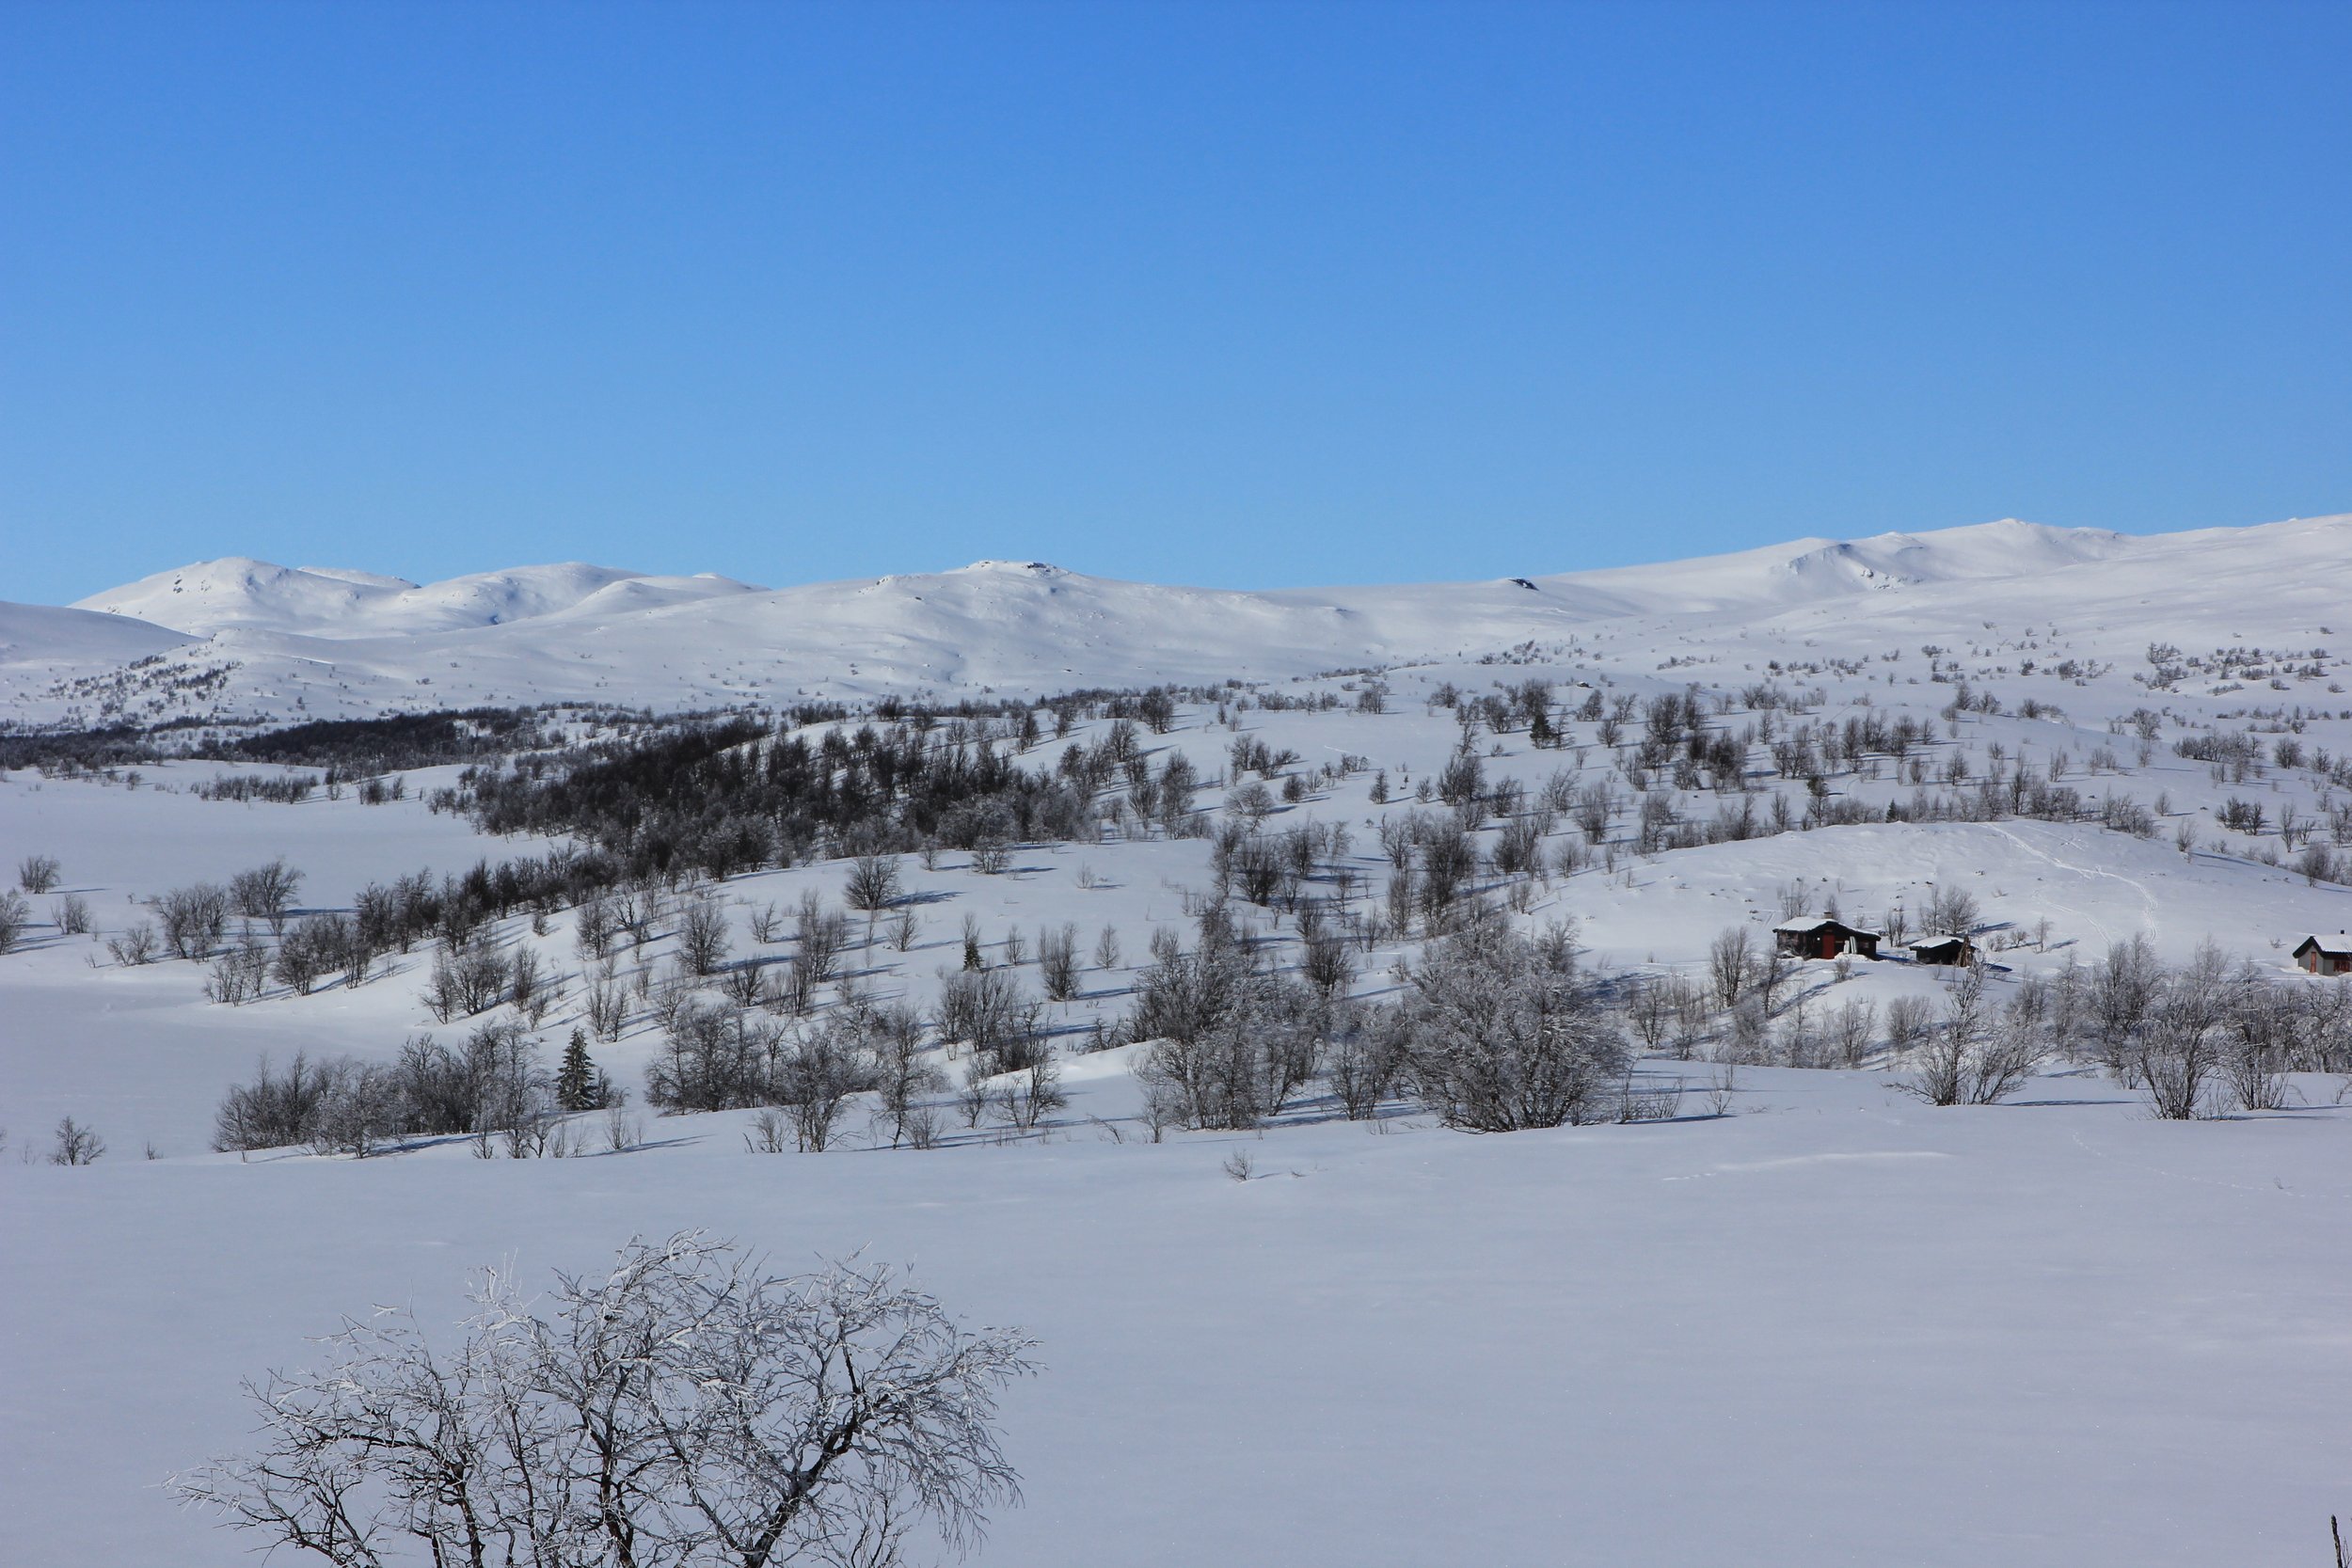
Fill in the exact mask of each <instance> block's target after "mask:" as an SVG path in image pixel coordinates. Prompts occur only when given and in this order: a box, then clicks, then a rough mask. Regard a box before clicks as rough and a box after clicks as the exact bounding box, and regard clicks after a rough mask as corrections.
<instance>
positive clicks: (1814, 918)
mask: <svg viewBox="0 0 2352 1568" xmlns="http://www.w3.org/2000/svg"><path fill="white" fill-rule="evenodd" d="M1827 926H1835V927H1837V928H1838V929H1839V930H1841V931H1851V932H1852V933H1853V934H1854V935H1855V936H1858V937H1874V936H1877V935H1878V933H1877V932H1876V931H1873V930H1871V929H1870V928H1869V927H1867V926H1851V925H1848V924H1847V923H1846V922H1845V921H1842V920H1840V919H1838V918H1837V917H1836V915H1831V914H1808V915H1803V916H1800V917H1799V918H1797V919H1795V920H1784V921H1782V922H1781V923H1780V924H1779V925H1777V926H1775V927H1772V929H1773V930H1775V931H1788V932H1793V933H1802V932H1805V931H1818V930H1820V929H1821V928H1822V927H1827Z"/></svg>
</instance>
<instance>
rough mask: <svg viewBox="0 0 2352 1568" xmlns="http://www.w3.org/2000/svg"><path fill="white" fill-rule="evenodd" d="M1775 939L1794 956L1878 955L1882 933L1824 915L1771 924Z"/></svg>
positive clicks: (1862, 956) (1857, 956)
mask: <svg viewBox="0 0 2352 1568" xmlns="http://www.w3.org/2000/svg"><path fill="white" fill-rule="evenodd" d="M1772 941H1773V942H1775V943H1776V944H1777V945H1778V946H1779V948H1780V950H1781V951H1782V952H1783V953H1785V954H1787V955H1788V957H1790V958H1877V957H1878V956H1879V934H1878V933H1877V932H1876V931H1866V930H1864V929H1862V928H1861V927H1858V926H1849V925H1847V924H1846V923H1845V922H1844V921H1842V920H1833V919H1831V918H1830V917H1829V916H1828V915H1825V914H1815V915H1807V916H1805V917H1804V919H1802V920H1784V921H1782V922H1781V923H1780V924H1779V925H1777V926H1775V927H1772Z"/></svg>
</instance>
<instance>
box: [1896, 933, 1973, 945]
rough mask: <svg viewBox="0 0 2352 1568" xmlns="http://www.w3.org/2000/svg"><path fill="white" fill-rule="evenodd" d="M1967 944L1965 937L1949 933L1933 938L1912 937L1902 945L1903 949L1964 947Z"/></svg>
mask: <svg viewBox="0 0 2352 1568" xmlns="http://www.w3.org/2000/svg"><path fill="white" fill-rule="evenodd" d="M1967 944H1968V939H1967V938H1966V937H1963V936H1958V935H1953V934H1949V933H1947V934H1946V935H1943V936H1934V937H1914V938H1912V939H1911V940H1910V941H1909V942H1905V943H1903V945H1904V946H1905V947H1965V946H1966V945H1967Z"/></svg>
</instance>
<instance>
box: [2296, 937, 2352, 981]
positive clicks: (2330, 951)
mask: <svg viewBox="0 0 2352 1568" xmlns="http://www.w3.org/2000/svg"><path fill="white" fill-rule="evenodd" d="M2295 961H2296V964H2297V965H2299V966H2301V967H2302V968H2303V969H2305V970H2307V971H2309V972H2310V973H2312V974H2352V936H2347V935H2345V934H2344V932H2342V931H2338V932H2337V933H2336V934H2335V935H2334V936H2332V937H2305V938H2304V939H2303V944H2302V945H2301V946H2300V947H2297V948H2296V950H2295Z"/></svg>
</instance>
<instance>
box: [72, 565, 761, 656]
mask: <svg viewBox="0 0 2352 1568" xmlns="http://www.w3.org/2000/svg"><path fill="white" fill-rule="evenodd" d="M756 592H758V590H756V589H755V588H753V587H752V586H751V585H750V584H748V583H740V582H735V581H732V580H730V579H728V578H722V577H710V576H701V577H691V578H663V577H648V576H646V575H645V574H644V573H642V572H624V571H616V570H614V569H613V568H612V567H609V566H589V565H584V564H582V563H580V562H563V563H561V564H558V565H552V566H522V567H517V568H516V569H514V570H512V571H505V572H478V573H474V574H472V575H470V576H467V577H457V578H449V579H447V580H446V581H442V582H435V583H427V584H424V585H423V586H419V585H418V584H416V583H413V582H410V581H408V580H407V579H406V578H388V577H378V576H375V575H373V574H372V573H367V572H351V571H341V570H337V569H334V568H330V567H320V566H302V567H287V566H274V565H272V564H270V563H269V562H266V561H254V560H251V559H249V558H247V557H245V556H224V557H222V558H221V559H220V560H218V561H199V562H196V563H195V564H194V565H190V566H182V567H179V568H177V569H176V570H173V571H168V572H158V573H156V574H155V575H154V576H152V577H146V578H139V580H138V581H136V582H131V583H125V584H123V585H122V586H121V587H119V588H111V589H108V590H107V591H106V592H104V593H103V594H91V595H90V596H89V597H88V598H86V599H82V600H80V601H78V602H76V603H75V604H74V605H73V607H72V608H73V609H76V610H102V611H103V612H105V613H107V614H110V615H126V616H131V617H134V618H135V619H137V620H141V621H149V622H152V623H153V624H154V625H156V626H168V627H170V628H171V629H173V630H175V631H183V632H188V633H191V634H193V635H196V636H199V637H208V636H211V635H212V634H214V633H215V632H220V631H226V630H229V629H231V628H237V629H242V630H253V631H271V632H282V633H286V634H289V635H294V636H302V637H318V638H328V639H343V638H358V637H401V636H414V635H418V634H421V633H425V632H438V631H460V630H466V629H471V628H478V627H482V626H501V625H504V624H506V623H509V622H514V621H528V620H533V619H536V618H538V617H541V616H546V615H553V614H556V613H559V612H561V611H564V610H577V609H579V608H580V607H581V606H583V605H588V604H592V603H596V604H602V605H605V606H607V607H611V608H626V609H647V608H651V607H653V606H656V605H665V604H680V603H686V602H691V601H692V600H696V599H705V598H714V597H719V596H723V595H725V594H751V593H756Z"/></svg>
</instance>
